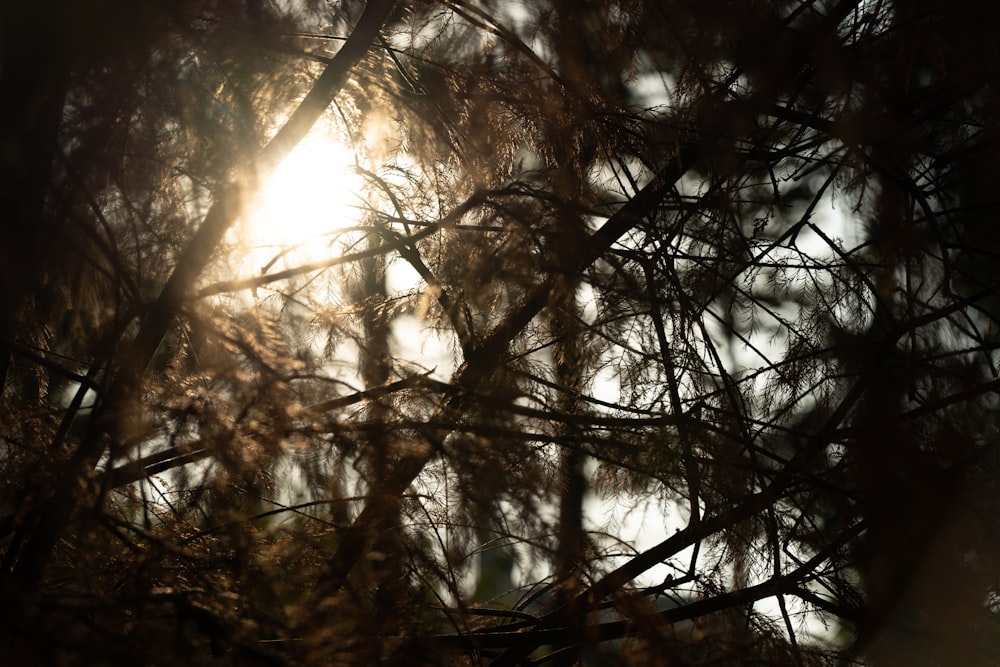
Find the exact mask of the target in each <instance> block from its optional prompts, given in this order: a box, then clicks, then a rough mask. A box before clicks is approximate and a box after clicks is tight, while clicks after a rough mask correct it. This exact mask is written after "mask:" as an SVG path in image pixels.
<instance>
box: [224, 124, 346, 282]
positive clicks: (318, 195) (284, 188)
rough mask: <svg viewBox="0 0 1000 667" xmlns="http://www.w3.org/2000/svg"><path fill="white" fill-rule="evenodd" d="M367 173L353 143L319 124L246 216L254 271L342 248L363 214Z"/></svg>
mask: <svg viewBox="0 0 1000 667" xmlns="http://www.w3.org/2000/svg"><path fill="white" fill-rule="evenodd" d="M362 188H363V180H362V177H361V176H360V175H359V174H358V172H357V169H356V168H355V154H354V151H353V149H352V148H351V147H350V146H349V145H348V144H347V143H346V142H345V141H344V140H343V139H342V138H341V137H340V136H338V133H337V132H336V131H335V129H334V128H331V127H329V126H319V127H317V128H315V129H314V130H313V132H311V133H310V134H309V135H308V136H307V137H306V138H305V139H303V140H302V142H301V143H300V144H299V145H298V146H297V147H296V148H295V150H293V151H292V152H291V153H290V154H289V155H288V157H286V158H285V159H284V160H283V161H282V162H281V164H280V165H279V166H278V167H277V169H275V171H274V172H273V173H272V174H271V175H270V176H268V177H267V178H266V179H265V180H264V182H263V183H262V184H261V187H260V190H259V191H258V193H257V195H256V196H255V197H254V199H253V201H252V203H251V204H250V206H248V208H247V210H248V213H247V214H246V216H245V219H244V221H243V228H242V233H241V236H242V245H243V246H244V248H245V249H246V250H248V251H249V255H250V256H249V257H248V259H249V260H250V261H251V262H252V263H253V267H254V271H255V272H261V273H268V272H273V271H277V270H283V269H288V268H294V267H295V266H301V265H303V264H309V263H313V262H320V261H322V260H324V259H326V258H329V257H331V256H334V255H336V254H339V250H338V248H339V247H341V246H342V242H343V237H344V235H345V233H346V232H347V231H348V230H350V229H351V228H353V227H355V226H356V225H357V223H358V220H359V218H360V216H361V214H360V209H359V203H360V201H361V200H360V193H361V191H362Z"/></svg>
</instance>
